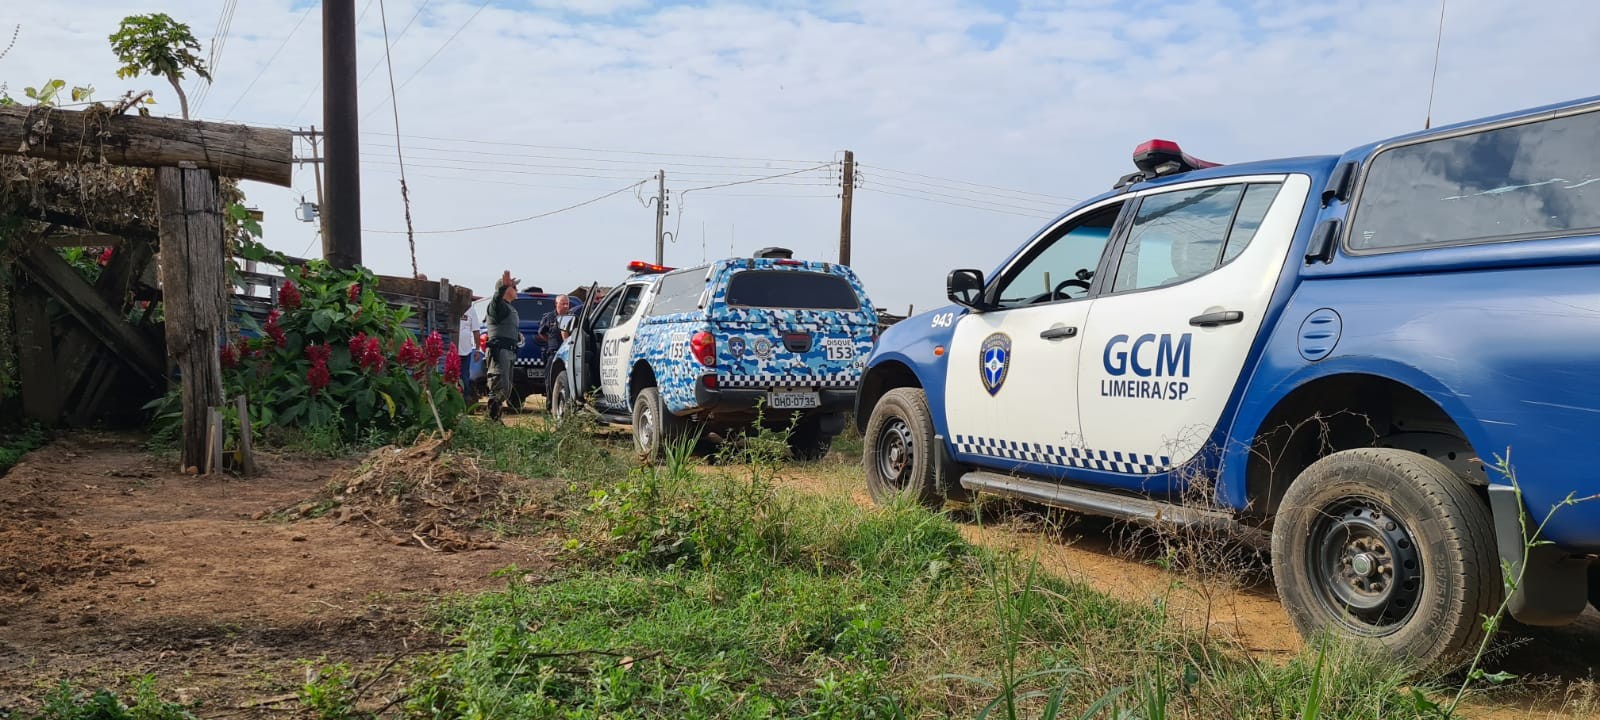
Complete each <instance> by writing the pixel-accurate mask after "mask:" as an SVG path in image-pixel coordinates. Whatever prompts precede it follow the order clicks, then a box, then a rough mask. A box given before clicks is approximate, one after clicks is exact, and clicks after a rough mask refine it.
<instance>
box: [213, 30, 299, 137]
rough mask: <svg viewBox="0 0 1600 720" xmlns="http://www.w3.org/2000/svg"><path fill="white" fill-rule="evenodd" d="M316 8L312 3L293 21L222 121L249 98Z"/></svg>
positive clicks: (230, 106)
mask: <svg viewBox="0 0 1600 720" xmlns="http://www.w3.org/2000/svg"><path fill="white" fill-rule="evenodd" d="M316 8H317V5H316V4H314V3H313V4H311V5H307V6H306V9H305V12H302V13H300V19H299V20H296V21H295V23H294V29H292V30H290V31H289V34H288V35H285V36H283V42H281V43H278V49H277V50H273V51H272V56H271V57H268V58H267V63H266V64H265V65H262V66H261V70H260V71H259V72H257V73H256V76H255V77H254V78H252V79H251V80H250V84H249V85H246V86H244V92H242V93H239V97H236V98H234V99H233V104H232V105H229V106H228V111H227V112H225V113H223V114H222V119H223V120H227V119H228V116H230V115H232V114H233V111H234V110H235V109H236V108H238V107H239V103H240V102H242V101H243V100H244V99H245V98H247V97H249V96H250V91H251V90H253V89H255V86H256V83H257V82H259V81H260V80H261V76H263V75H266V74H267V68H270V67H272V63H274V62H276V61H277V59H278V55H279V54H280V53H282V52H283V49H284V48H285V47H288V45H289V41H290V40H292V39H294V35H295V33H297V32H300V26H301V25H303V24H305V21H306V16H308V15H310V14H311V11H312V10H315V9H316Z"/></svg>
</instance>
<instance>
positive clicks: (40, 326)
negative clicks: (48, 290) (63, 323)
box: [11, 285, 61, 425]
mask: <svg viewBox="0 0 1600 720" xmlns="http://www.w3.org/2000/svg"><path fill="white" fill-rule="evenodd" d="M46 298H47V296H46V295H45V293H44V290H42V289H41V288H39V287H38V286H37V285H19V286H16V287H14V288H13V289H12V291H11V318H12V326H13V327H14V328H15V329H16V333H17V350H18V352H17V372H18V374H19V375H21V379H22V414H23V415H26V416H27V417H28V419H29V420H33V421H36V422H41V423H45V424H47V425H54V424H56V423H57V422H59V421H60V420H61V386H60V384H59V383H58V382H57V379H56V371H57V368H56V361H55V339H54V338H53V337H52V336H51V332H50V315H49V313H48V312H46V310H45V301H46Z"/></svg>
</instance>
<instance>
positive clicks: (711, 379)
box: [700, 375, 717, 390]
mask: <svg viewBox="0 0 1600 720" xmlns="http://www.w3.org/2000/svg"><path fill="white" fill-rule="evenodd" d="M700 381H701V382H703V383H705V386H706V389H707V390H715V389H717V376H716V375H704V376H702V377H701V378H700Z"/></svg>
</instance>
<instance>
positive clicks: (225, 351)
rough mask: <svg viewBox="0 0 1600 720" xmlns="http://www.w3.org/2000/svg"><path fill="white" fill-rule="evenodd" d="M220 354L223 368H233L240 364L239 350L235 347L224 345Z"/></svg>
mask: <svg viewBox="0 0 1600 720" xmlns="http://www.w3.org/2000/svg"><path fill="white" fill-rule="evenodd" d="M219 353H220V359H221V361H222V366H223V367H225V368H231V367H233V366H235V365H238V364H239V349H238V348H236V347H234V346H233V345H231V344H230V345H223V346H222V350H220V351H219Z"/></svg>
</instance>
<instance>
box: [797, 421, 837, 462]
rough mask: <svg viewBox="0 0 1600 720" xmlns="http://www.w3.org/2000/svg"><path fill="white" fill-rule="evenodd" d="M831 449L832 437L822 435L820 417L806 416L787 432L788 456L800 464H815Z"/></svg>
mask: <svg viewBox="0 0 1600 720" xmlns="http://www.w3.org/2000/svg"><path fill="white" fill-rule="evenodd" d="M831 447H833V436H832V435H824V434H823V433H822V416H821V415H816V414H812V415H807V416H806V417H804V418H802V419H801V420H800V422H798V423H796V424H795V426H794V429H793V430H790V431H789V454H791V455H793V456H794V459H795V460H798V461H800V462H816V461H817V460H821V459H822V458H823V457H824V456H826V455H827V454H828V449H829V448H831Z"/></svg>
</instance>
